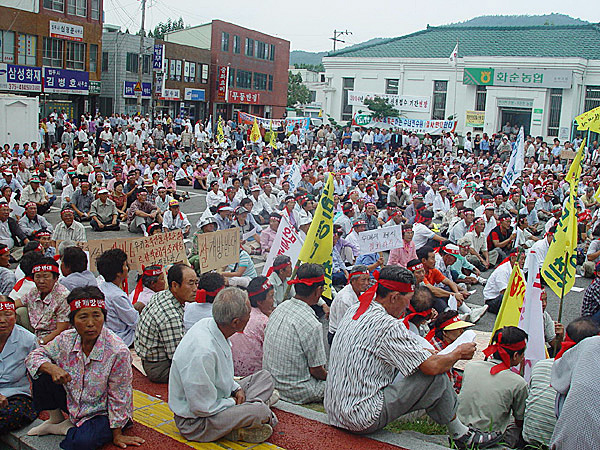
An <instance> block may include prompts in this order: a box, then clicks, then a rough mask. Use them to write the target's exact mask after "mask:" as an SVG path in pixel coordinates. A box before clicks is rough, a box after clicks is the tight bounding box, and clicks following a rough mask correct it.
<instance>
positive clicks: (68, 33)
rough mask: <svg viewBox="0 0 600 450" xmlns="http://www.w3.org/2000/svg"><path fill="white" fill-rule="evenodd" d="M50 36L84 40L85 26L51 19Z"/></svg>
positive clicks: (69, 39)
mask: <svg viewBox="0 0 600 450" xmlns="http://www.w3.org/2000/svg"><path fill="white" fill-rule="evenodd" d="M50 37H53V38H58V39H66V40H68V41H77V42H83V27H82V26H81V25H72V24H70V23H66V22H55V21H54V20H51V21H50Z"/></svg>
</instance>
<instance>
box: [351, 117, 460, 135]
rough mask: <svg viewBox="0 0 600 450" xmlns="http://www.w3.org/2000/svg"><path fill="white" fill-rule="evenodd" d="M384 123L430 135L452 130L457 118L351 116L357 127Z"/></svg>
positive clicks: (454, 127)
mask: <svg viewBox="0 0 600 450" xmlns="http://www.w3.org/2000/svg"><path fill="white" fill-rule="evenodd" d="M382 123H385V124H388V125H391V126H392V127H396V128H400V129H402V130H406V131H414V132H415V133H419V134H425V133H429V134H432V135H436V134H441V133H443V132H446V131H449V132H453V131H454V130H455V129H456V125H457V124H458V121H457V120H429V119H410V118H407V117H384V118H383V119H381V118H375V117H373V116H371V115H370V114H355V115H354V116H353V118H352V125H356V126H359V127H369V128H376V127H378V126H379V125H380V124H382Z"/></svg>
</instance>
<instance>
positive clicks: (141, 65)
mask: <svg viewBox="0 0 600 450" xmlns="http://www.w3.org/2000/svg"><path fill="white" fill-rule="evenodd" d="M145 21H146V0H142V26H141V28H140V55H139V60H138V83H139V84H140V88H141V89H142V90H141V91H140V92H136V95H137V112H138V114H140V115H141V114H142V94H143V93H144V88H143V86H144V85H143V83H142V71H143V69H144V37H145V36H146V32H145V31H144V22H145Z"/></svg>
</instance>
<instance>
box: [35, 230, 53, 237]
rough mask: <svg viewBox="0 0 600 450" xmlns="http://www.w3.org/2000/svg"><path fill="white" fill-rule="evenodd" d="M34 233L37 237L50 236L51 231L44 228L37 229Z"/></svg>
mask: <svg viewBox="0 0 600 450" xmlns="http://www.w3.org/2000/svg"><path fill="white" fill-rule="evenodd" d="M35 235H36V236H37V237H42V236H52V233H50V232H49V231H46V230H39V231H36V232H35Z"/></svg>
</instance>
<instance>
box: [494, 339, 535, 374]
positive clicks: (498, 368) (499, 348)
mask: <svg viewBox="0 0 600 450" xmlns="http://www.w3.org/2000/svg"><path fill="white" fill-rule="evenodd" d="M526 346H527V343H526V342H525V341H520V342H516V343H514V344H503V343H502V333H498V340H497V342H496V343H495V344H491V345H490V346H489V347H488V348H486V349H485V350H484V351H483V354H484V355H485V356H487V357H490V356H491V355H493V354H494V353H496V352H498V353H499V354H500V359H502V362H501V363H500V364H496V365H495V366H494V367H492V368H491V369H490V373H491V374H492V375H496V374H497V373H499V372H502V371H503V370H507V369H510V356H508V353H507V352H506V350H510V351H513V352H517V351H519V350H523V349H524V348H525V347H526Z"/></svg>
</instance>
